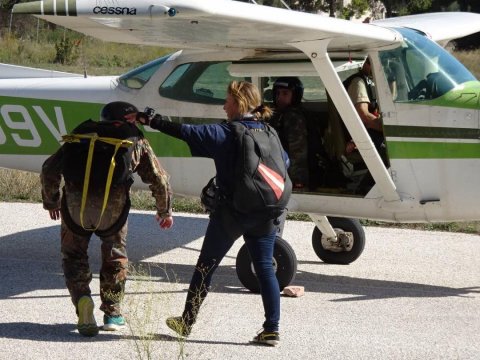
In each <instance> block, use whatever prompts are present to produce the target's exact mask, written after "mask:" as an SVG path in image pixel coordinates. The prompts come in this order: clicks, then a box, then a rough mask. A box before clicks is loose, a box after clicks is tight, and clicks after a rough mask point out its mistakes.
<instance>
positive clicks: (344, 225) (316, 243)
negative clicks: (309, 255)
mask: <svg viewBox="0 0 480 360" xmlns="http://www.w3.org/2000/svg"><path fill="white" fill-rule="evenodd" d="M328 220H329V221H330V224H331V225H332V227H333V228H334V229H335V232H336V233H337V234H338V233H339V232H346V233H349V232H351V233H352V235H353V246H352V248H351V249H350V250H343V251H341V250H340V251H331V250H327V249H325V248H324V247H323V245H322V232H321V231H320V229H319V228H318V227H315V229H314V230H313V233H312V246H313V250H315V254H317V256H318V257H319V258H320V259H321V260H322V261H323V262H325V263H327V264H340V265H347V264H350V263H352V262H354V261H355V260H357V259H358V258H359V256H360V255H361V254H362V252H363V249H364V248H365V232H364V231H363V227H362V225H361V224H360V221H358V219H349V218H337V217H329V218H328Z"/></svg>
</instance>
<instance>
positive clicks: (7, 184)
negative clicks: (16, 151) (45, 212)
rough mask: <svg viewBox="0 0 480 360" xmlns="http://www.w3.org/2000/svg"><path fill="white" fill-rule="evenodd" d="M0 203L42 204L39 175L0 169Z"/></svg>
mask: <svg viewBox="0 0 480 360" xmlns="http://www.w3.org/2000/svg"><path fill="white" fill-rule="evenodd" d="M0 201H7V202H8V201H26V202H41V201H42V195H41V185H40V178H39V176H38V174H34V173H31V172H27V171H20V170H9V169H2V168H0Z"/></svg>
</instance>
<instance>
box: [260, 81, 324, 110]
mask: <svg viewBox="0 0 480 360" xmlns="http://www.w3.org/2000/svg"><path fill="white" fill-rule="evenodd" d="M277 78H278V76H272V77H265V78H262V79H261V82H262V90H263V98H264V101H265V102H266V103H273V84H274V83H275V80H276V79H277ZM298 78H299V79H300V81H301V82H302V84H303V88H304V91H303V99H302V101H304V102H326V101H327V95H326V91H325V86H324V85H323V82H322V80H320V78H319V77H318V76H299V77H298Z"/></svg>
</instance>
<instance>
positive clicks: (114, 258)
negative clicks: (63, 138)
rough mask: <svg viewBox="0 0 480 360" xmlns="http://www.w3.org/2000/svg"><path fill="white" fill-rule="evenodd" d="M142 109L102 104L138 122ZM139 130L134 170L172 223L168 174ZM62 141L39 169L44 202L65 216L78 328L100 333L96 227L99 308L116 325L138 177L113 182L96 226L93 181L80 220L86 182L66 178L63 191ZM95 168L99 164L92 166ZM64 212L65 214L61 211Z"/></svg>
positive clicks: (67, 269) (98, 202)
mask: <svg viewBox="0 0 480 360" xmlns="http://www.w3.org/2000/svg"><path fill="white" fill-rule="evenodd" d="M137 112H138V110H137V109H136V108H135V107H134V106H133V105H131V104H129V103H125V102H113V103H109V104H107V105H105V107H104V108H103V110H102V113H101V118H102V121H117V122H118V121H125V122H128V123H130V124H131V125H130V124H129V126H135V125H134V124H135V119H136V114H137ZM133 131H136V132H138V134H139V136H138V137H135V141H134V144H133V146H134V148H133V151H132V157H131V163H130V169H129V170H130V172H131V173H133V172H136V173H137V174H138V175H139V176H140V177H141V179H142V181H143V182H144V183H146V184H149V188H150V190H151V191H152V196H153V197H154V198H155V202H156V204H155V205H156V208H157V214H156V220H157V222H158V223H159V225H160V227H161V228H162V229H168V228H170V227H171V226H172V225H173V218H172V208H171V196H172V190H171V188H170V184H169V176H168V174H167V173H166V172H165V170H164V169H163V168H162V167H161V165H160V164H159V162H158V160H157V158H156V156H155V154H154V152H153V150H152V148H151V147H150V145H149V143H148V141H147V139H145V138H144V137H143V134H142V133H141V131H140V130H138V129H137V128H136V126H135V129H134V130H133ZM66 145H67V144H65V145H63V146H62V147H61V148H60V149H59V150H58V151H57V152H56V153H55V154H53V155H52V156H50V157H49V158H48V159H47V160H46V161H45V163H44V164H43V166H42V172H41V175H40V179H41V183H42V199H43V207H44V208H45V209H46V210H48V211H49V214H50V217H51V219H52V220H58V219H60V217H61V219H62V221H61V252H62V255H63V260H62V264H63V270H64V276H65V281H66V285H67V288H68V291H69V292H70V295H71V298H72V302H73V304H74V305H75V307H76V311H77V315H78V325H77V328H78V330H79V332H80V334H82V335H84V336H95V335H97V334H98V327H97V324H96V321H95V317H94V315H93V310H94V304H93V300H92V298H91V291H90V287H89V284H90V282H91V280H92V272H91V271H90V267H89V263H88V255H87V249H88V243H89V240H90V238H91V236H92V233H93V232H95V233H96V234H97V235H98V236H99V237H100V239H101V241H102V245H101V254H102V267H101V270H100V298H101V301H102V305H101V306H100V309H101V310H102V311H103V312H104V319H103V320H104V327H103V329H104V330H117V329H120V328H122V327H124V325H125V319H124V318H123V316H122V314H121V310H120V303H121V300H122V298H123V295H124V290H125V282H126V277H127V266H128V258H127V253H126V237H127V216H128V212H129V209H130V197H129V193H130V186H131V183H132V182H133V179H132V180H131V181H129V182H128V183H125V184H118V185H112V187H111V189H110V194H109V197H108V202H107V205H106V208H105V209H104V213H103V217H101V221H100V224H99V226H98V228H97V230H95V231H91V230H90V231H88V230H84V228H83V227H82V226H81V225H80V224H84V225H88V226H85V228H87V229H92V228H94V226H90V225H91V224H97V222H98V221H99V219H100V216H101V213H102V206H103V201H104V194H105V191H104V187H100V189H98V187H94V186H91V187H90V189H89V191H88V198H87V200H88V201H87V202H86V206H85V209H84V212H83V222H82V220H81V217H82V216H81V214H80V208H81V203H82V187H81V186H79V185H78V184H76V183H73V182H69V181H67V180H65V185H64V187H63V195H62V196H61V195H60V182H61V179H62V175H63V177H64V179H65V175H64V173H63V172H64V159H65V157H66V155H65V154H66V151H65V146H66ZM91 172H92V174H93V173H94V172H95V169H93V168H92V169H91ZM60 214H61V216H60Z"/></svg>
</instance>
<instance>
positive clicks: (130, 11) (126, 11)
mask: <svg viewBox="0 0 480 360" xmlns="http://www.w3.org/2000/svg"><path fill="white" fill-rule="evenodd" d="M93 13H94V14H102V15H137V9H136V8H127V7H107V6H95V7H94V8H93Z"/></svg>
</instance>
